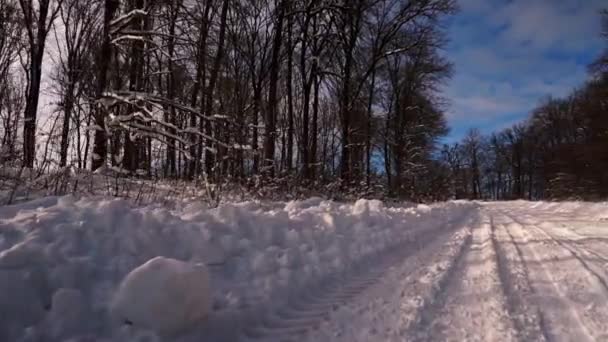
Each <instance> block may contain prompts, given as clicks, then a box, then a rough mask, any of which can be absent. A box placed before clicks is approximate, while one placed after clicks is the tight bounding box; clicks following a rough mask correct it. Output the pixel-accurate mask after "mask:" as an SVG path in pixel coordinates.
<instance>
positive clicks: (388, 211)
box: [0, 196, 474, 341]
mask: <svg viewBox="0 0 608 342" xmlns="http://www.w3.org/2000/svg"><path fill="white" fill-rule="evenodd" d="M473 206H474V205H473V204H470V203H447V204H442V205H435V206H419V207H415V206H413V205H411V204H404V205H400V206H386V205H385V204H384V203H382V202H380V201H366V200H360V201H357V202H356V203H354V204H344V203H336V202H331V201H324V200H322V199H318V198H313V199H309V200H306V201H294V202H287V203H281V202H244V203H237V204H225V205H222V206H220V207H218V208H216V209H206V208H205V206H204V205H201V204H199V203H195V202H192V203H187V204H183V205H180V206H179V207H174V208H167V207H165V206H161V205H149V206H146V207H134V206H132V205H130V204H129V203H128V202H127V201H125V200H120V199H103V198H91V197H89V198H82V199H76V198H74V197H69V196H68V197H50V198H44V199H40V200H37V201H33V202H27V203H23V204H20V205H17V206H9V207H2V208H0V317H2V319H1V320H0V341H20V340H21V341H64V340H68V339H70V338H74V337H83V336H89V337H88V338H89V340H87V341H98V340H99V341H102V338H106V339H109V340H110V341H135V340H137V339H136V338H135V337H134V336H136V335H134V334H139V333H141V332H140V331H139V329H140V328H150V329H153V330H155V331H160V330H161V329H160V327H161V326H162V325H164V324H166V325H167V326H171V327H172V328H169V329H168V330H169V331H171V332H172V333H173V332H175V333H178V332H181V331H176V330H181V329H184V327H183V326H180V327H176V326H175V324H174V323H171V322H168V321H169V320H170V317H166V319H167V321H163V322H159V321H154V320H141V317H140V316H138V315H139V314H135V315H133V314H132V313H130V312H127V311H128V310H127V311H124V310H126V309H124V305H118V304H117V308H118V307H120V308H121V309H119V310H118V312H120V313H121V315H122V316H121V315H119V316H117V317H125V320H129V321H130V322H131V323H133V325H134V326H133V327H130V328H129V327H128V326H125V325H123V324H122V323H124V322H117V320H115V319H110V315H109V311H110V310H109V309H110V308H109V303H111V302H112V300H113V299H115V298H121V297H120V296H121V295H120V293H121V292H120V291H121V290H119V285H120V284H121V282H122V281H123V280H124V279H125V277H126V276H127V275H128V274H129V273H131V272H132V271H133V270H135V269H137V268H138V267H139V266H140V265H144V264H146V263H147V262H148V261H150V260H152V259H154V258H157V257H159V256H160V257H164V258H168V259H173V260H179V261H181V262H183V263H187V264H184V265H194V264H197V263H204V264H206V265H208V267H209V271H210V273H211V288H212V309H213V312H212V313H211V317H213V316H215V315H221V314H222V313H225V312H251V313H255V312H260V311H263V310H266V309H269V308H271V307H273V306H275V305H279V304H280V303H282V302H284V301H285V300H288V299H289V298H290V297H291V296H294V295H297V294H301V293H302V292H303V291H306V289H307V288H311V287H315V286H318V285H319V284H320V283H322V282H323V281H324V280H325V279H328V278H331V277H336V276H339V275H340V274H342V273H344V272H347V271H348V270H349V269H351V268H353V267H357V265H361V264H362V262H364V261H365V260H373V256H374V255H378V254H379V253H381V252H382V251H385V250H387V249H389V248H392V247H395V246H399V245H400V244H402V243H403V242H404V241H406V240H407V239H411V238H412V237H413V236H414V235H413V234H414V232H416V231H420V230H424V229H430V228H432V227H436V226H437V225H441V224H444V223H445V222H446V221H447V220H451V219H453V218H455V217H457V216H459V215H462V214H463V213H465V212H468V211H469V210H470V209H471V208H472V207H473ZM156 260H165V259H156ZM148 266H149V265H148ZM188 267H190V266H188ZM169 269H171V267H169ZM131 274H133V273H131ZM163 277H164V276H163ZM161 278H162V277H161ZM128 283H129V278H127V280H125V283H123V285H124V284H128ZM124 286H125V287H128V285H124ZM155 286H158V284H150V291H151V292H156V291H157V290H156V289H155V288H154V287H155ZM142 294H145V293H142ZM127 297H128V296H127ZM143 297H144V298H149V299H150V301H152V300H153V298H155V297H153V296H152V294H150V296H148V295H144V296H143ZM142 300H143V299H142ZM120 301H121V300H117V299H115V302H114V303H119V302H120ZM163 301H164V302H163ZM125 302H129V301H125ZM160 302H163V303H165V302H167V303H168V299H167V298H164V299H162V300H161V301H160ZM145 304H146V305H152V304H151V303H145ZM173 304H175V303H173ZM168 305H172V304H168ZM127 306H128V305H127ZM141 308H142V309H143V308H145V305H144V306H142V307H141ZM180 310H181V309H180ZM203 311H204V310H203ZM125 312H126V314H125ZM197 314H198V315H195V316H196V319H199V318H200V316H201V315H200V314H201V312H197ZM166 316H168V315H166ZM142 322H146V323H142ZM152 322H154V323H152ZM152 325H154V327H152ZM146 333H147V332H146ZM138 336H139V335H138Z"/></svg>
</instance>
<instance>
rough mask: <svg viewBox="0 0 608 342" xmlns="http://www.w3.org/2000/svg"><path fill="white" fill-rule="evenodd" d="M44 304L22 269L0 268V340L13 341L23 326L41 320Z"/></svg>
mask: <svg viewBox="0 0 608 342" xmlns="http://www.w3.org/2000/svg"><path fill="white" fill-rule="evenodd" d="M44 306H45V305H44V303H43V300H42V299H41V298H40V294H39V291H37V289H36V288H35V287H34V286H33V284H32V283H31V282H30V281H28V280H27V279H26V276H25V274H24V272H23V271H19V270H0V317H2V319H0V341H13V340H15V338H16V337H17V336H18V334H19V333H20V332H21V331H22V330H23V329H24V328H26V327H27V326H30V325H34V324H36V323H38V322H39V321H40V320H42V318H43V316H44Z"/></svg>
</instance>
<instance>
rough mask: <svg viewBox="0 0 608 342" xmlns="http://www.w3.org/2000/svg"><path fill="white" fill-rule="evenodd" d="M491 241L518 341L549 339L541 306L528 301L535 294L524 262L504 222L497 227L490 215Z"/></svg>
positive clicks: (550, 339)
mask: <svg viewBox="0 0 608 342" xmlns="http://www.w3.org/2000/svg"><path fill="white" fill-rule="evenodd" d="M490 224H491V227H492V244H493V246H494V250H496V264H497V265H498V275H499V277H500V282H501V285H502V290H503V293H504V295H505V298H506V304H507V309H508V311H509V316H510V317H511V320H512V322H513V325H514V326H515V328H516V330H517V335H518V339H519V340H520V341H522V342H523V341H552V338H551V336H550V334H549V332H548V330H547V327H546V323H545V319H544V317H543V314H542V312H541V311H540V309H539V308H538V307H537V306H535V305H533V304H532V303H531V299H530V298H529V297H530V296H531V295H534V289H533V288H532V287H531V286H530V278H529V274H528V268H527V266H526V261H525V259H524V257H523V254H522V252H521V250H520V249H519V247H518V246H517V245H516V244H515V243H514V241H513V237H512V236H511V234H510V233H509V232H508V230H506V229H505V228H504V226H503V225H500V227H497V226H498V225H497V224H496V222H495V220H494V216H493V215H492V216H491V217H490Z"/></svg>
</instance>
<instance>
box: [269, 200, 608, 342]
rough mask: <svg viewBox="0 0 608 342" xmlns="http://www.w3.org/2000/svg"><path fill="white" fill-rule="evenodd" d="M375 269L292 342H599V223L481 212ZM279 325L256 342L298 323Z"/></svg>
mask: <svg viewBox="0 0 608 342" xmlns="http://www.w3.org/2000/svg"><path fill="white" fill-rule="evenodd" d="M606 213H608V212H604V214H606ZM380 268H384V270H383V274H382V276H380V277H378V278H377V279H375V281H374V282H372V283H371V284H370V285H369V287H367V288H366V289H365V290H364V291H362V292H361V293H359V294H358V295H356V296H354V297H353V298H349V300H348V301H347V302H346V303H345V304H344V305H343V306H341V307H340V308H338V309H337V310H334V311H332V312H331V314H329V315H327V316H325V317H323V319H322V321H321V322H318V323H317V324H314V325H312V326H313V327H314V329H311V330H310V331H309V332H308V333H307V334H306V336H305V338H302V337H301V336H298V335H295V334H292V335H291V336H292V337H294V338H293V339H292V340H294V341H298V340H305V341H311V342H312V341H345V342H346V341H608V286H607V284H606V282H607V281H608V222H602V220H598V219H596V218H594V217H591V218H590V217H589V216H585V215H584V214H583V215H580V214H579V215H577V213H576V212H571V211H567V212H564V213H560V212H559V211H556V210H550V209H543V208H542V207H540V206H539V205H535V204H533V203H526V202H513V203H496V204H486V205H483V207H482V208H480V209H479V210H478V211H476V212H475V213H474V214H472V215H471V216H469V217H468V219H467V220H465V221H463V222H461V224H459V225H456V226H453V227H451V228H449V229H446V230H445V232H442V233H439V234H437V235H436V236H435V238H434V239H433V240H432V241H428V242H426V241H425V243H424V244H423V246H421V248H420V249H419V250H417V251H416V252H415V253H412V254H411V255H405V256H403V258H400V259H398V260H393V262H392V264H390V265H387V266H384V265H383V266H381V267H380ZM320 312H321V311H319V313H320ZM276 322H281V321H280V320H277V321H276ZM281 323H283V325H282V326H281V328H278V327H279V326H280V324H279V323H275V325H273V324H272V323H270V324H269V325H270V326H271V328H267V329H266V334H267V335H266V336H265V338H264V339H263V340H266V341H278V340H290V339H288V338H285V339H283V337H287V336H288V335H289V334H284V333H282V331H283V329H286V327H285V326H286V325H288V326H289V328H292V329H293V328H295V327H297V326H298V323H293V324H291V325H289V324H286V322H281ZM301 325H302V326H306V325H311V324H307V323H302V324H301ZM278 336H280V337H281V338H277V337H278ZM296 336H297V337H296Z"/></svg>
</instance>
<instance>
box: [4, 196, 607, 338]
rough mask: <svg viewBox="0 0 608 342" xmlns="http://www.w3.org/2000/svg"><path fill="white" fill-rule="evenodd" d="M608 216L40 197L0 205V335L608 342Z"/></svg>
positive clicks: (598, 207) (363, 204)
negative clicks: (211, 205)
mask: <svg viewBox="0 0 608 342" xmlns="http://www.w3.org/2000/svg"><path fill="white" fill-rule="evenodd" d="M607 218H608V205H606V204H604V203H598V204H589V203H576V202H572V203H561V204H557V203H544V202H538V203H532V202H524V201H516V202H505V203H472V202H449V203H442V204H436V205H432V206H426V205H414V204H407V203H406V204H402V205H388V204H384V203H382V202H380V201H366V200H360V201H357V202H356V203H350V204H345V203H337V202H332V201H324V200H321V199H316V198H312V199H309V200H306V201H292V202H245V203H237V204H223V205H222V206H220V207H218V208H215V209H208V208H206V207H205V206H204V205H201V204H198V203H196V202H186V203H179V204H173V205H167V204H164V205H147V206H143V207H137V206H134V205H131V204H129V202H127V201H125V200H120V199H104V198H92V197H85V198H81V199H77V198H74V197H69V196H68V197H47V198H43V199H39V200H35V201H31V202H26V203H22V204H19V205H16V206H5V207H0V341H141V342H143V341H179V342H190V341H197V342H198V341H286V340H287V341H311V342H312V341H345V342H346V341H465V340H466V341H542V340H547V341H572V340H581V341H608V286H607V282H608V221H606V219H607ZM158 256H161V257H164V258H156V257H158ZM155 258H156V259H155ZM142 265H143V266H142ZM134 270H135V271H134ZM125 277H126V279H127V280H126V281H125ZM208 279H210V280H209V281H208ZM208 287H209V288H210V289H211V290H210V293H207V292H209V291H208V290H206V289H207V288H208ZM207 295H208V296H207ZM209 298H210V300H211V303H208V302H209ZM146 299H149V300H146ZM175 317H183V318H180V319H175ZM203 317H204V318H205V319H204V321H203V322H199V321H200V320H201V318H203Z"/></svg>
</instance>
